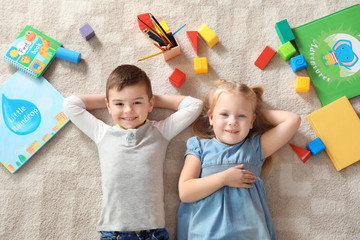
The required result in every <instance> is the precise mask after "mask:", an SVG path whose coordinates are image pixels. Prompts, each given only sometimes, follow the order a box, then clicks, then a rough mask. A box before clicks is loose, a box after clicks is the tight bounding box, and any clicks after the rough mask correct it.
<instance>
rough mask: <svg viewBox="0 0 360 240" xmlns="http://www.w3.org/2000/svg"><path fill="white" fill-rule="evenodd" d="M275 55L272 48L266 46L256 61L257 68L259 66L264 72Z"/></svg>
mask: <svg viewBox="0 0 360 240" xmlns="http://www.w3.org/2000/svg"><path fill="white" fill-rule="evenodd" d="M275 53H276V52H275V51H274V50H273V49H272V48H271V47H269V46H266V47H265V49H264V50H263V51H262V53H261V54H260V56H259V57H258V58H257V59H256V61H255V63H254V64H255V66H257V67H258V68H260V69H261V70H264V68H265V67H266V65H267V64H268V63H269V62H270V60H271V58H272V57H273V56H274V55H275Z"/></svg>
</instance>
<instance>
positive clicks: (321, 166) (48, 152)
mask: <svg viewBox="0 0 360 240" xmlns="http://www.w3.org/2000/svg"><path fill="white" fill-rule="evenodd" d="M355 3H358V1H357V0H349V1H338V0H325V1H319V3H315V1H313V0H300V1H299V0H281V1H275V0H273V1H265V0H263V1H261V0H251V1H236V0H222V1H206V3H205V1H200V0H183V1H170V0H162V1H158V0H154V1H115V0H87V1H75V0H66V1H22V0H14V1H4V0H2V1H1V2H0V5H1V8H0V19H1V24H0V53H1V55H3V54H4V53H5V51H6V50H7V48H8V47H9V45H10V43H11V42H12V41H13V40H14V39H15V38H16V36H17V35H18V34H19V32H20V30H21V29H22V28H23V27H24V26H25V25H26V24H29V25H31V26H33V27H35V28H37V29H38V30H40V31H42V32H44V33H45V34H47V35H50V36H51V37H53V38H54V39H56V40H58V41H59V42H61V43H63V44H64V46H65V47H66V48H68V49H71V50H75V51H78V52H81V53H82V58H83V60H82V61H81V62H80V64H74V63H70V62H66V61H64V60H60V59H56V60H55V61H54V62H53V64H52V65H51V67H50V68H49V69H48V70H47V71H46V73H45V75H44V76H45V78H46V79H48V80H49V82H50V83H51V84H52V85H53V86H55V87H56V88H57V89H58V90H59V91H60V92H61V93H62V94H63V95H64V96H69V95H71V94H82V93H103V92H104V89H105V82H106V79H107V77H108V75H109V74H110V72H111V71H112V70H113V69H114V68H115V67H116V66H118V65H119V64H124V63H127V64H135V65H137V66H139V67H140V68H142V69H144V70H145V71H146V72H147V73H148V75H149V76H150V78H151V79H152V84H153V89H154V92H155V93H156V94H164V93H170V94H184V95H191V96H194V97H198V98H201V97H203V96H205V94H206V93H207V92H208V90H209V88H210V87H211V86H212V84H213V83H214V81H215V80H217V79H219V78H223V79H229V80H236V81H242V82H245V83H247V84H249V85H257V84H261V85H263V87H264V89H265V95H264V99H265V101H266V102H267V103H268V105H269V106H270V107H271V108H277V109H283V110H288V111H293V112H296V113H298V114H299V115H301V118H302V123H301V126H300V129H299V131H298V133H297V134H296V136H295V137H294V138H293V139H292V140H291V142H292V143H295V144H297V145H299V146H303V147H304V146H305V145H306V144H307V143H308V142H309V141H311V140H312V139H314V138H315V133H314V132H313V130H312V128H311V127H310V125H309V123H308V121H307V120H306V118H305V117H306V115H307V114H309V113H311V112H313V111H315V110H317V109H319V108H320V107H321V105H320V102H319V100H318V98H317V96H316V93H315V91H314V88H313V86H312V85H311V88H310V91H309V92H308V93H304V94H297V93H295V91H294V90H293V89H294V85H295V78H296V76H297V75H302V74H306V71H305V72H304V71H302V72H300V73H297V74H295V73H293V72H292V70H291V68H290V66H289V64H288V62H285V61H283V60H282V59H281V57H280V56H279V55H275V57H274V58H273V59H272V61H271V62H270V64H269V65H268V66H267V68H266V69H265V70H264V71H261V70H260V69H258V68H256V67H255V66H254V64H253V62H254V61H255V59H256V58H257V56H258V55H259V54H260V52H261V51H262V50H263V48H264V47H265V46H266V45H269V46H271V47H273V48H274V49H278V47H279V46H280V45H281V43H280V40H279V38H278V36H277V33H276V31H275V28H274V26H275V23H276V22H278V21H280V20H283V19H285V18H286V19H288V21H289V23H290V25H291V26H292V27H295V26H299V25H301V24H304V23H306V22H309V21H312V20H315V19H316V18H318V17H321V16H325V15H327V14H330V13H332V12H335V11H338V10H341V9H343V8H345V7H348V6H350V5H353V4H355ZM145 12H151V13H152V14H153V15H155V17H157V18H158V19H159V20H165V21H166V23H167V24H168V26H169V27H170V29H171V30H173V31H175V30H176V29H178V28H179V27H181V26H182V25H183V24H185V23H186V24H187V25H186V27H185V28H184V29H183V30H181V31H180V32H179V33H178V34H177V35H176V38H177V40H178V42H179V44H180V46H181V49H182V54H181V55H180V56H178V57H176V58H174V59H172V60H170V61H167V62H165V61H164V59H163V57H162V56H156V57H154V58H151V59H147V60H145V61H141V62H138V61H137V60H138V59H139V58H141V57H144V56H147V55H150V54H152V53H156V52H158V51H157V49H156V48H155V47H154V46H153V45H152V43H151V41H150V40H149V39H147V38H146V37H145V35H143V34H142V33H141V32H140V30H139V28H138V25H137V19H136V16H137V15H138V14H141V13H145ZM86 22H88V23H89V24H90V25H91V26H92V27H93V28H94V30H95V33H96V37H94V38H92V39H91V40H90V41H86V40H85V39H84V38H83V37H82V36H81V34H80V32H79V28H80V27H81V26H82V25H84V24H85V23H86ZM204 23H206V24H207V25H208V26H210V28H212V29H213V30H214V31H215V32H216V33H217V35H218V36H219V38H220V43H219V44H218V45H216V46H215V47H214V48H212V49H210V48H208V47H207V46H206V45H205V43H204V42H202V41H200V40H199V51H198V55H199V57H207V58H208V63H209V72H208V73H207V74H201V75H197V74H195V73H194V70H193V58H194V57H196V54H195V52H194V50H193V49H192V47H191V44H190V42H189V41H188V39H187V36H186V31H189V30H197V29H198V28H199V27H200V26H201V25H202V24H204ZM1 61H2V64H0V83H3V82H4V81H5V80H7V79H8V78H9V77H10V76H11V75H12V74H13V73H14V72H15V71H16V69H15V68H14V67H12V66H11V65H10V64H8V63H6V62H5V61H4V60H1ZM175 68H179V69H180V70H182V71H183V72H185V73H186V74H187V78H186V81H185V83H184V84H183V86H182V87H181V88H180V89H177V88H175V87H174V86H173V85H171V84H170V83H169V81H168V76H169V75H170V74H171V73H172V71H173V70H174V69H175ZM351 103H352V105H353V106H354V108H355V109H356V111H357V113H358V114H359V112H360V97H356V98H353V99H352V100H351ZM169 113H170V111H164V110H155V111H154V112H153V113H152V114H151V116H150V117H151V118H153V119H160V118H163V117H165V116H167V115H168V114H169ZM94 115H96V116H97V117H99V118H101V119H103V120H104V121H106V122H108V123H111V119H110V117H109V116H108V114H107V111H105V110H99V111H95V112H94ZM0 134H1V133H0ZM190 136H191V131H190V129H187V130H185V131H184V132H182V133H181V134H180V135H178V136H177V137H176V138H175V139H174V140H173V141H172V142H171V143H170V145H169V148H168V152H167V160H166V163H165V172H164V177H165V186H164V187H165V193H166V195H165V202H166V223H167V228H168V230H169V232H170V234H171V238H172V239H173V238H174V236H175V232H176V212H177V208H178V205H179V198H178V194H177V180H178V177H179V174H180V171H181V168H182V165H183V154H184V152H185V140H186V139H187V138H189V137H190ZM359 172H360V164H359V163H356V164H354V165H352V166H350V167H348V168H346V169H344V170H342V171H341V172H337V171H336V170H335V167H334V166H333V164H332V163H331V161H330V159H329V158H328V156H327V155H326V153H325V152H322V153H320V154H319V155H317V156H315V157H312V158H311V159H309V160H308V162H307V163H306V164H303V163H302V162H301V161H300V160H299V159H298V157H297V155H295V153H294V152H293V150H292V149H291V148H290V146H289V145H286V146H284V147H283V148H282V149H281V150H280V151H279V152H278V153H276V154H275V155H274V161H273V165H272V168H271V169H269V170H268V171H266V172H265V173H264V174H263V180H264V182H265V188H266V191H267V197H268V203H269V206H270V210H271V213H272V216H273V219H274V222H275V226H276V229H277V234H278V238H279V239H286V240H288V239H298V240H300V239H304V240H305V239H306V240H309V239H317V240H320V239H360V225H359V222H360V186H359V181H360V174H359ZM159 187H161V186H159ZM100 207H101V185H100V169H99V161H98V157H97V150H96V148H95V144H94V143H93V142H91V140H90V139H89V138H87V137H86V136H85V135H84V134H82V133H81V132H80V131H79V130H78V129H77V128H76V127H75V126H74V125H73V124H72V123H69V124H68V125H67V126H65V127H64V129H62V130H61V131H60V132H59V133H58V134H57V135H56V136H55V137H54V138H53V139H52V140H51V141H50V142H49V143H47V144H46V145H45V146H44V147H43V148H42V149H41V150H40V151H39V152H38V153H37V154H36V155H35V156H34V157H32V158H31V159H30V160H29V162H28V163H26V164H25V165H24V166H23V167H22V169H20V170H19V171H18V172H17V173H16V174H14V175H11V174H10V173H9V172H8V171H7V170H6V169H5V168H4V167H0V239H1V240H12V239H14V240H15V239H34V240H38V239H41V240H43V239H61V240H67V239H69V240H70V239H86V240H88V239H99V234H98V233H97V232H96V230H95V227H96V224H97V221H98V217H99V214H100ZM139 207H141V206H139Z"/></svg>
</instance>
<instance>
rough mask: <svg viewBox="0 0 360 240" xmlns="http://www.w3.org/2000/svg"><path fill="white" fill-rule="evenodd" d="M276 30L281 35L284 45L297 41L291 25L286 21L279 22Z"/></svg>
mask: <svg viewBox="0 0 360 240" xmlns="http://www.w3.org/2000/svg"><path fill="white" fill-rule="evenodd" d="M275 29H276V32H277V34H278V35H279V38H280V41H281V43H282V44H284V43H286V42H289V41H293V40H295V36H294V34H293V32H292V30H291V28H290V25H289V23H288V21H287V20H286V19H284V20H282V21H280V22H277V23H276V24H275Z"/></svg>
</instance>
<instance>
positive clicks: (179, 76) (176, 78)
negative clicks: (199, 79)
mask: <svg viewBox="0 0 360 240" xmlns="http://www.w3.org/2000/svg"><path fill="white" fill-rule="evenodd" d="M185 78H186V74H185V73H183V72H182V71H180V70H179V69H177V68H175V70H174V71H173V73H172V74H171V75H170V77H169V80H170V82H171V83H172V84H173V85H174V86H175V87H178V88H179V87H181V85H182V84H183V82H184V81H185Z"/></svg>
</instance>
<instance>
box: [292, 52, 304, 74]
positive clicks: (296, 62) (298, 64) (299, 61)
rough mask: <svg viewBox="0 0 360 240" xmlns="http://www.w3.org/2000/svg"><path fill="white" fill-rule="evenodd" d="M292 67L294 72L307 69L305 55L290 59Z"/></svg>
mask: <svg viewBox="0 0 360 240" xmlns="http://www.w3.org/2000/svg"><path fill="white" fill-rule="evenodd" d="M290 66H291V68H292V70H293V72H297V71H300V70H303V69H304V68H306V67H307V63H306V61H305V58H304V55H302V54H301V55H299V56H296V57H293V58H291V59H290Z"/></svg>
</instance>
